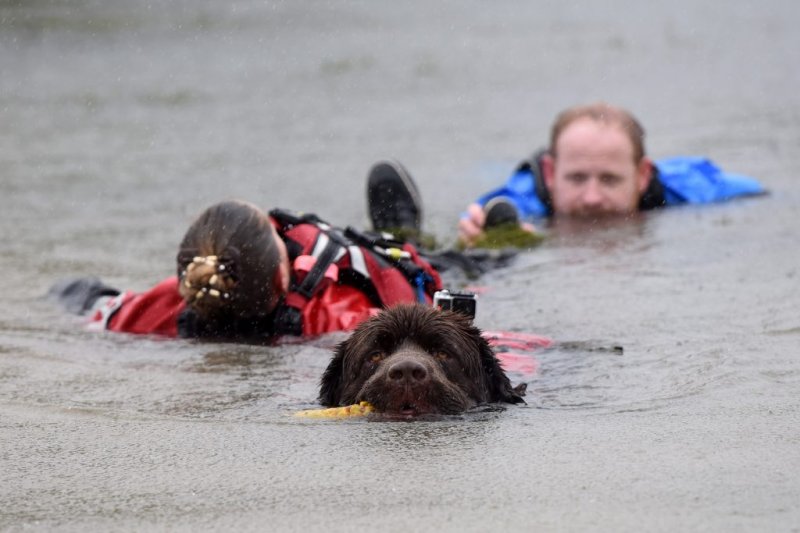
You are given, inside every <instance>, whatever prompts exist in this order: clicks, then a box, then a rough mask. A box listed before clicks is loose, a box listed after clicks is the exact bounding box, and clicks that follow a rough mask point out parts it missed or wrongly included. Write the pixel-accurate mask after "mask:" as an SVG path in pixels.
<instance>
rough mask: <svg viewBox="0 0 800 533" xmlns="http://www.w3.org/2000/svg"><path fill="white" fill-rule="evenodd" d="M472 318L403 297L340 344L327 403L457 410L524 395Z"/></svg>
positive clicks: (403, 412)
mask: <svg viewBox="0 0 800 533" xmlns="http://www.w3.org/2000/svg"><path fill="white" fill-rule="evenodd" d="M524 394H525V384H524V383H523V384H521V385H518V386H517V387H515V388H513V387H512V386H511V382H510V381H509V379H508V377H507V376H506V374H505V372H504V371H503V369H502V368H501V367H500V364H499V362H498V360H497V358H496V357H495V354H494V352H493V351H492V349H491V348H490V347H489V345H488V343H487V342H486V340H485V339H484V338H483V337H482V336H481V332H480V330H479V329H478V328H476V327H475V326H473V325H472V322H471V321H470V319H469V318H467V317H465V316H462V315H460V314H458V313H454V312H451V311H442V310H439V309H435V308H433V307H427V306H423V305H418V304H417V305H398V306H395V307H392V308H390V309H387V310H384V311H382V312H381V313H380V314H378V315H377V316H375V317H373V318H371V319H370V320H367V321H366V322H364V323H362V324H361V325H360V326H359V327H358V328H357V329H356V330H355V331H354V332H353V334H352V335H351V336H350V337H349V338H348V339H347V340H346V341H344V342H342V343H341V344H339V346H337V348H336V351H335V353H334V356H333V359H332V360H331V362H330V364H329V365H328V368H327V369H326V370H325V373H324V375H323V376H322V381H321V386H320V397H319V400H320V403H322V404H323V405H325V406H330V407H335V406H340V405H350V404H354V403H358V402H361V401H367V402H369V403H370V404H372V406H373V408H374V409H375V410H376V411H378V412H381V413H386V414H390V415H399V416H402V417H410V416H416V415H421V414H457V413H461V412H463V411H465V410H467V409H470V408H472V407H474V406H476V405H479V404H485V403H491V402H507V403H524V400H523V399H522V396H524Z"/></svg>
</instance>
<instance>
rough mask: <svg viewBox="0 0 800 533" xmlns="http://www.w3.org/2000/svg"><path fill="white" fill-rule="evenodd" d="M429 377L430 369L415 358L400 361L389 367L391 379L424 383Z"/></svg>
mask: <svg viewBox="0 0 800 533" xmlns="http://www.w3.org/2000/svg"><path fill="white" fill-rule="evenodd" d="M427 379H428V370H427V369H426V368H425V366H424V365H422V363H420V362H418V361H414V360H413V359H404V360H403V361H398V362H396V363H395V364H393V365H392V366H391V367H389V380H390V381H395V382H397V381H406V382H408V383H422V382H424V381H427Z"/></svg>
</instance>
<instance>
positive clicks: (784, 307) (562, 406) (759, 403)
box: [0, 0, 800, 532]
mask: <svg viewBox="0 0 800 533" xmlns="http://www.w3.org/2000/svg"><path fill="white" fill-rule="evenodd" d="M799 5H800V4H797V3H796V2H793V1H789V0H786V1H766V2H752V1H748V0H734V1H730V2H712V1H696V0H675V1H673V2H669V3H666V2H665V3H650V2H626V1H622V0H608V1H603V2H589V1H555V0H552V1H550V0H547V1H533V2H524V1H507V2H506V1H499V2H479V1H465V2H437V3H434V2H424V1H418V0H412V1H409V2H393V3H392V2H366V1H364V2H324V1H312V2H271V1H267V2H262V1H255V0H240V1H236V2H215V1H210V0H193V1H189V0H183V1H165V0H151V1H144V0H133V1H122V0H104V1H101V0H72V1H56V0H27V1H21V0H19V1H16V0H0V192H1V193H2V198H3V208H2V209H0V242H2V249H1V250H0V251H1V252H2V253H0V272H2V287H3V292H2V299H0V480H1V481H2V482H0V529H3V530H8V531H23V530H24V531H28V530H34V531H35V530H40V531H86V530H98V531H141V530H169V531H194V530H232V529H234V528H235V529H236V530H244V531H261V530H270V531H303V532H309V531H501V530H507V531H534V530H540V531H698V530H702V531H725V532H729V531H798V529H800V505H798V503H799V502H800V476H798V472H800V430H799V429H798V428H800V361H798V353H800V312H799V311H800V255H799V254H798V249H800V231H798V218H799V217H800V187H798V176H799V175H800V68H798V67H800V32H798V31H797V27H798V22H800V7H798V6H799ZM599 99H603V100H608V101H611V102H614V103H618V104H621V105H624V106H626V107H629V108H630V109H631V110H633V111H634V112H635V113H636V114H637V115H638V116H639V118H640V119H641V120H642V122H643V123H644V124H645V126H646V128H647V130H648V139H647V142H648V149H649V151H650V153H651V154H652V155H653V156H655V157H663V156H669V155H679V154H685V155H707V156H710V157H712V158H713V159H714V160H715V161H717V162H718V163H720V164H722V165H723V166H724V167H725V168H727V169H729V170H731V171H734V172H737V173H742V174H748V175H752V176H756V177H758V178H759V179H760V180H761V181H762V182H763V183H764V184H765V185H766V186H767V187H768V188H769V189H770V191H771V192H770V194H769V195H768V196H765V197H760V198H754V199H748V200H742V201H736V202H731V203H728V204H724V205H715V206H706V207H688V208H675V209H670V210H665V211H662V212H657V213H649V214H647V215H645V216H642V217H637V218H635V219H631V220H628V221H623V222H621V223H616V224H597V225H594V226H592V227H589V228H582V229H580V230H577V231H576V230H575V229H574V228H570V227H567V226H564V225H560V226H555V227H546V226H545V227H544V228H543V229H544V230H545V231H546V232H547V235H548V238H547V240H546V241H545V243H544V244H543V245H541V246H540V247H538V248H536V249H533V250H530V251H526V252H524V253H523V254H521V255H520V256H519V257H518V258H517V260H516V261H515V262H514V263H513V264H512V265H511V266H509V267H508V268H505V269H501V270H497V271H495V272H492V273H490V274H488V275H486V276H484V277H482V278H480V279H479V280H476V281H472V282H470V283H472V284H473V285H474V284H477V285H479V286H480V287H481V288H483V289H485V290H484V292H483V293H482V294H481V299H480V302H479V310H478V317H477V319H476V321H477V324H478V325H479V326H481V327H483V328H486V329H499V330H511V331H521V332H536V333H540V334H543V335H547V336H550V337H552V338H553V339H555V340H556V341H557V344H556V346H555V347H554V348H552V349H549V350H544V351H541V352H540V353H538V354H537V362H538V372H537V373H535V374H522V373H520V372H511V378H512V380H513V381H514V382H519V381H526V382H528V383H529V388H528V390H529V393H528V397H527V399H528V403H527V405H525V406H510V407H508V408H507V409H505V410H502V411H489V412H479V413H469V414H467V415H465V416H463V417H455V418H448V419H443V420H438V421H426V422H412V423H389V422H369V421H367V420H364V419H356V420H347V421H330V420H323V421H317V420H305V419H298V418H293V417H292V416H291V414H292V413H293V412H294V411H296V410H298V409H303V408H309V407H313V406H314V401H315V398H316V386H317V381H318V379H319V376H320V374H321V372H322V371H323V369H324V368H325V365H326V363H327V360H328V357H329V353H330V349H331V347H332V346H334V345H335V344H336V342H338V341H340V340H342V338H344V335H343V334H337V335H332V336H329V337H323V338H320V339H314V340H313V341H311V342H307V343H282V344H280V345H276V346H247V345H237V344H210V343H196V342H187V341H181V340H164V339H158V338H143V337H135V336H127V335H121V334H116V335H115V334H101V333H94V332H89V331H86V330H85V329H84V328H83V324H82V322H81V320H80V319H79V318H78V317H74V316H69V315H67V314H65V313H64V312H63V311H62V310H61V309H58V308H57V307H55V306H54V305H53V304H52V303H51V302H49V301H47V300H46V299H45V298H44V295H45V294H46V292H47V289H48V287H49V286H50V285H51V284H52V283H53V282H54V281H55V280H57V279H59V278H62V277H65V276H75V275H98V276H100V277H102V278H103V279H104V280H106V281H107V282H108V283H111V284H112V285H115V286H118V287H121V288H131V289H134V290H144V289H146V288H148V287H149V286H150V285H152V284H154V283H155V282H157V281H158V280H160V279H163V278H164V277H166V276H168V275H170V274H172V271H173V268H174V267H173V262H174V256H175V253H176V249H177V244H178V242H179V240H180V238H181V236H182V233H183V231H184V230H185V229H186V227H187V226H188V224H189V223H190V221H191V220H192V218H193V216H195V215H196V214H197V213H198V212H199V211H200V210H202V209H203V208H204V207H206V206H207V205H209V204H211V203H213V202H216V201H218V200H221V199H224V198H244V199H247V200H250V201H252V202H255V203H257V204H259V205H261V206H263V207H265V208H269V207H273V206H282V207H289V208H295V209H301V210H304V211H311V212H316V213H318V214H319V215H320V216H322V217H323V218H326V219H328V220H331V221H334V222H336V223H339V224H342V225H345V224H351V225H356V226H364V225H366V224H367V217H366V212H365V205H364V178H365V176H366V173H367V170H368V168H369V166H370V164H372V163H373V162H374V161H376V160H378V159H381V158H386V157H394V158H398V159H399V160H401V161H403V162H404V163H405V164H406V165H407V166H408V167H409V169H410V170H411V172H412V173H413V175H414V177H415V179H416V180H417V182H418V184H419V186H420V189H421V190H422V194H423V197H424V199H425V210H426V211H425V224H426V228H427V229H428V230H429V231H430V232H432V233H435V234H436V235H437V236H438V238H439V239H440V241H441V242H442V243H443V244H444V245H447V244H449V243H452V242H453V240H454V238H455V222H456V220H457V219H458V217H459V214H460V212H461V211H462V209H463V208H464V206H465V205H466V204H467V203H468V202H469V201H471V200H472V199H474V198H475V197H476V196H477V195H478V194H480V193H482V192H484V191H486V190H488V189H489V188H491V187H493V186H495V185H497V184H499V183H500V182H501V181H502V180H503V179H504V178H505V177H506V175H507V174H508V172H509V171H510V170H511V169H512V168H513V166H514V165H515V164H516V162H517V161H518V160H519V159H520V158H522V157H524V156H527V155H528V154H529V153H530V152H531V151H533V150H535V149H536V148H538V147H539V146H541V145H543V144H544V143H545V142H546V141H547V136H548V131H547V129H548V127H549V124H550V122H551V120H552V119H553V117H554V116H555V114H556V113H557V112H558V111H559V110H560V109H562V108H563V107H565V106H567V105H570V104H574V103H578V102H587V101H594V100H599ZM448 281H449V283H452V284H454V285H455V286H462V285H463V283H464V282H465V280H463V279H462V278H459V277H457V276H456V277H451V278H449V279H448ZM617 346H621V347H622V353H619V350H616V349H614V347H617Z"/></svg>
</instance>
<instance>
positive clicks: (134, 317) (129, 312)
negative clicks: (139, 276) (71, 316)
mask: <svg viewBox="0 0 800 533" xmlns="http://www.w3.org/2000/svg"><path fill="white" fill-rule="evenodd" d="M120 297H122V298H123V301H122V305H121V306H120V307H119V310H117V311H116V312H115V313H114V314H113V315H112V316H111V319H110V320H109V321H108V326H107V327H108V329H110V330H111V331H121V332H125V333H152V334H156V335H166V336H168V337H177V336H178V315H179V314H180V313H181V311H183V308H184V307H185V303H184V301H183V298H181V295H180V294H179V293H178V278H176V277H174V276H173V277H171V278H167V279H165V280H164V281H162V282H161V283H159V284H158V285H156V286H155V287H153V288H152V289H150V290H149V291H147V292H143V293H141V294H131V293H124V294H121V295H120Z"/></svg>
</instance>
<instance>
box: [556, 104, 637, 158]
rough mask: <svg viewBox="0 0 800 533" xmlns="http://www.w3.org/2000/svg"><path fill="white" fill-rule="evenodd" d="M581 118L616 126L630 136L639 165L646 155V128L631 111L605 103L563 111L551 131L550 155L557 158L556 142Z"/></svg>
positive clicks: (634, 156) (634, 155)
mask: <svg viewBox="0 0 800 533" xmlns="http://www.w3.org/2000/svg"><path fill="white" fill-rule="evenodd" d="M581 118H590V119H592V120H594V121H596V122H601V123H603V124H616V125H617V126H619V127H621V128H622V130H623V131H624V132H625V133H626V134H627V135H628V138H629V139H630V140H631V144H633V160H634V162H635V163H638V162H639V161H641V160H642V158H643V157H644V155H645V150H644V128H643V127H642V125H641V124H640V123H639V121H638V120H636V117H634V116H633V115H632V114H631V113H630V112H629V111H626V110H625V109H622V108H621V107H617V106H614V105H611V104H607V103H605V102H597V103H594V104H588V105H579V106H575V107H570V108H569V109H566V110H564V111H562V112H561V113H560V114H559V115H558V116H557V117H556V121H555V122H554V123H553V127H552V129H551V130H550V154H551V155H552V156H553V157H556V141H558V138H559V137H560V136H561V134H562V133H563V132H564V130H565V129H566V128H567V126H569V125H570V124H572V123H573V122H575V121H576V120H578V119H581Z"/></svg>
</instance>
